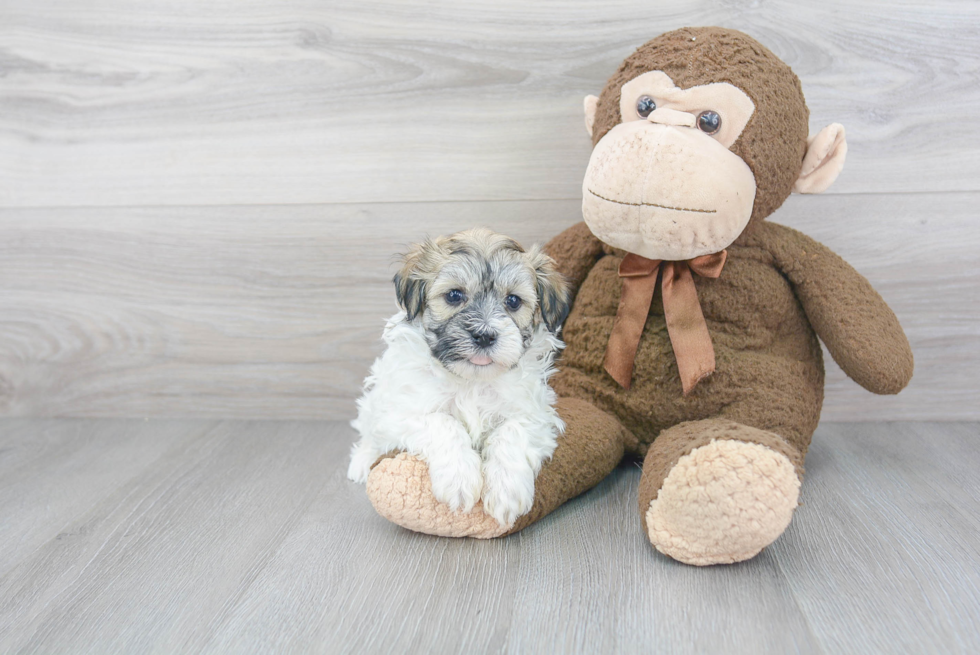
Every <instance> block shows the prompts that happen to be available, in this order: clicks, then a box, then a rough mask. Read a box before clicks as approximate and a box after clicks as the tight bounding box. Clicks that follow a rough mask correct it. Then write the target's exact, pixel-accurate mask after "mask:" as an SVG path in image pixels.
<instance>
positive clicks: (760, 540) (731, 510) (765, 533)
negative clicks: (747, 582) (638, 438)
mask: <svg viewBox="0 0 980 655" xmlns="http://www.w3.org/2000/svg"><path fill="white" fill-rule="evenodd" d="M731 425H738V424H731ZM738 427H739V428H742V429H747V430H754V428H746V427H745V426H738ZM757 432H761V431H757ZM765 434H772V433H765ZM773 436H775V435H773ZM655 443H656V442H655ZM648 457H649V455H648ZM646 468H647V467H646V466H645V467H644V469H645V470H644V474H645V476H644V477H646V473H647V470H646ZM650 468H651V469H653V468H654V467H653V466H651V467H650ZM641 484H642V483H641ZM799 491H800V478H799V476H798V474H797V471H796V469H795V467H794V466H793V463H792V462H791V461H790V459H789V458H788V457H787V456H786V455H784V454H783V453H780V452H777V451H776V450H774V449H772V448H769V447H767V446H765V445H762V444H759V443H749V442H746V441H740V440H733V439H730V438H728V439H724V438H722V439H717V440H711V441H710V442H708V443H706V444H705V445H702V446H700V447H697V448H694V449H693V450H691V451H690V452H688V453H687V454H685V455H683V456H682V457H680V459H678V460H677V463H676V464H674V465H673V466H672V467H671V468H670V469H669V472H668V473H667V475H666V477H665V478H664V479H663V483H662V485H661V486H660V488H659V490H658V491H656V492H655V496H654V498H653V499H652V500H650V501H649V503H648V505H647V506H646V508H643V507H642V506H641V511H643V512H644V519H645V521H644V523H645V528H646V532H647V536H648V537H649V539H650V542H651V543H652V544H653V545H654V547H656V549H657V550H659V551H660V552H662V553H664V554H665V555H668V556H669V557H672V558H674V559H676V560H679V561H681V562H684V563H686V564H694V565H698V566H704V565H708V564H730V563H733V562H740V561H743V560H747V559H750V558H752V557H754V556H755V555H757V554H758V553H759V551H761V550H762V549H763V548H765V547H766V546H768V545H769V544H771V543H772V542H773V541H775V540H776V538H777V537H779V535H781V534H782V533H783V531H784V530H785V529H786V527H787V526H788V525H789V522H790V519H791V518H792V517H793V511H794V510H795V509H796V506H797V504H798V498H799Z"/></svg>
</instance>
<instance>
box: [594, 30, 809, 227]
mask: <svg viewBox="0 0 980 655" xmlns="http://www.w3.org/2000/svg"><path fill="white" fill-rule="evenodd" d="M654 70H659V71H663V72H664V73H666V74H667V75H669V76H670V78H671V79H672V80H673V81H674V84H675V85H677V86H678V87H679V88H681V89H689V88H691V87H694V86H700V85H702V84H710V83H712V82H728V83H729V84H732V85H734V86H737V87H738V88H740V89H742V90H743V91H744V92H745V93H746V95H748V96H749V98H751V99H752V102H753V103H755V112H754V113H753V114H752V118H751V119H750V120H749V122H748V124H747V125H746V126H745V129H744V130H743V131H742V134H741V135H740V136H739V138H738V140H737V141H736V142H735V143H734V144H733V145H732V147H731V151H732V152H734V153H735V154H736V155H738V156H739V157H741V158H742V159H743V160H744V161H745V163H746V164H748V166H749V168H750V169H752V173H753V175H754V176H755V183H756V186H757V188H758V190H757V191H756V196H755V205H754V206H753V210H752V219H751V221H752V222H751V223H750V226H752V225H753V224H754V223H756V222H757V221H759V220H761V219H763V218H765V217H766V216H768V215H769V214H771V213H772V212H774V211H775V210H776V209H778V208H779V206H780V205H782V204H783V201H784V200H786V198H787V196H789V193H790V190H791V189H792V188H793V183H794V182H796V178H797V177H798V176H799V174H800V169H801V167H802V165H803V156H804V154H806V138H807V136H808V134H809V118H810V112H809V110H808V109H807V106H806V102H805V101H804V99H803V90H802V88H801V86H800V80H799V79H798V78H797V77H796V74H795V73H793V71H792V70H791V69H790V67H789V66H787V65H786V64H784V63H783V62H782V61H780V59H779V57H777V56H776V55H774V54H773V53H772V52H770V51H769V50H768V49H767V48H766V47H765V46H763V45H762V44H760V43H759V42H758V41H756V40H755V39H753V38H752V37H750V36H748V35H747V34H743V33H742V32H738V31H736V30H730V29H724V28H720V27H685V28H682V29H679V30H674V31H673V32H667V33H666V34H661V35H660V36H658V37H657V38H655V39H653V40H651V41H648V42H647V43H645V44H643V45H642V46H640V47H639V48H638V49H637V50H636V52H634V53H633V54H632V55H630V56H629V57H627V58H626V60H625V61H623V63H622V64H620V66H619V69H618V70H617V71H616V73H614V74H613V76H612V77H611V78H609V82H608V83H607V84H606V86H605V88H604V89H603V90H602V93H601V94H600V95H599V103H598V105H597V107H596V117H595V124H594V127H593V130H592V143H593V145H594V144H596V143H598V142H599V140H600V139H601V138H602V137H603V136H604V135H605V134H606V132H608V131H609V130H611V129H612V128H613V127H615V126H616V125H617V124H618V123H619V122H621V117H620V114H619V91H620V88H621V87H622V86H623V84H625V83H626V82H628V81H630V80H632V79H633V78H634V77H637V76H639V75H642V74H643V73H647V72H649V71H654Z"/></svg>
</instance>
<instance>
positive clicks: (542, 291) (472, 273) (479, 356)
mask: <svg viewBox="0 0 980 655" xmlns="http://www.w3.org/2000/svg"><path fill="white" fill-rule="evenodd" d="M394 281H395V288H396V291H397V295H398V302H399V304H400V305H401V306H402V308H403V309H405V311H406V313H407V314H408V319H409V320H412V321H416V320H417V321H420V323H421V326H422V328H423V329H424V332H425V338H426V341H427V342H428V344H429V348H430V349H431V351H432V355H433V357H435V358H436V359H438V360H439V361H440V362H441V363H442V364H443V366H445V367H446V368H447V369H448V370H449V371H451V372H452V373H454V374H456V375H458V376H460V377H463V378H469V379H475V378H488V377H492V376H494V375H497V374H499V373H502V372H504V371H506V370H508V369H510V368H512V367H513V366H514V365H516V364H517V362H518V360H519V359H520V358H521V356H522V355H523V354H524V352H525V351H526V349H527V347H528V345H529V343H530V341H531V336H532V335H533V333H534V330H535V328H536V327H537V326H538V325H539V324H540V323H541V322H542V321H543V322H544V323H545V324H546V325H547V327H548V329H550V330H551V331H552V332H556V331H557V330H558V328H559V327H560V325H561V322H562V321H563V320H564V318H565V314H566V313H567V312H568V288H567V286H566V284H565V282H564V280H563V279H562V278H561V276H560V275H559V274H558V273H557V271H556V270H555V266H554V261H553V260H552V259H551V258H550V257H548V256H547V255H545V254H544V253H542V252H541V251H540V250H539V249H538V248H532V249H531V250H530V251H527V252H526V251H525V250H524V249H523V248H521V246H520V245H519V244H518V243H517V242H516V241H514V240H513V239H510V238H508V237H505V236H502V235H499V234H495V233H493V232H491V231H489V230H486V229H474V230H467V231H466V232H459V233H457V234H453V235H450V236H448V237H441V238H439V239H436V240H435V241H431V240H427V241H425V242H423V243H421V244H418V245H417V246H415V247H414V248H413V249H412V251H411V252H409V254H408V255H406V257H405V263H404V266H403V267H402V269H401V270H400V271H399V272H398V274H396V275H395V280H394Z"/></svg>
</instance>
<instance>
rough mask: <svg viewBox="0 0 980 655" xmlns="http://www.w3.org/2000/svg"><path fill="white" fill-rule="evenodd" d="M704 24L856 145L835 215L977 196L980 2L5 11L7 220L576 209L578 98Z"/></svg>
mask: <svg viewBox="0 0 980 655" xmlns="http://www.w3.org/2000/svg"><path fill="white" fill-rule="evenodd" d="M704 24H709V25H711V24H714V25H724V26H727V27H733V28H736V29H741V30H744V31H746V32H749V33H750V34H752V35H754V36H756V37H757V38H758V39H760V40H761V41H762V42H763V43H764V44H766V45H767V46H769V47H770V48H771V49H772V50H774V51H775V52H776V54H777V55H779V56H780V57H782V58H783V59H785V60H786V62H787V63H789V64H790V65H791V66H792V67H793V68H794V69H795V70H796V71H797V73H798V74H799V75H800V77H801V79H802V82H803V86H804V90H805V91H806V94H807V98H808V101H809V104H810V107H811V111H812V116H811V118H812V126H811V127H812V128H813V129H819V128H820V127H822V126H823V125H826V124H828V123H830V122H833V121H837V122H841V123H843V124H845V125H846V127H847V130H848V140H849V142H850V144H851V148H850V152H849V155H848V158H849V159H848V168H847V172H846V173H845V175H844V176H843V177H842V179H841V180H840V181H839V182H838V184H837V185H836V186H835V188H834V191H835V192H836V193H858V192H862V193H866V192H881V193H883V192H899V193H906V192H909V191H929V192H934V191H978V190H980V181H978V180H980V151H978V150H977V148H976V147H974V144H975V143H977V142H978V140H980V123H978V122H977V121H975V120H971V119H970V118H969V117H971V116H972V115H973V112H974V110H975V108H976V106H977V105H978V104H980V66H978V62H980V29H978V27H977V26H978V24H980V6H978V5H977V4H976V3H968V2H955V1H953V0H942V1H938V2H929V3H896V2H891V1H890V0H832V1H830V2H821V3H799V2H793V1H791V0H775V1H772V2H765V3H759V2H749V1H744V2H743V1H737V2H723V3H722V2H710V1H707V0H673V1H671V2H667V3H662V2H661V3H649V2H642V1H641V0H629V1H623V2H616V3H572V2H566V1H554V2H549V3H546V4H543V5H538V4H535V5H530V4H528V3H526V2H517V1H515V0H507V1H505V2H494V3H484V2H475V1H472V0H471V1H464V2H454V3H430V2H422V1H421V0H417V1H414V2H402V3H389V2H381V1H378V0H370V1H367V2H365V1H363V0H345V1H343V2H330V3H323V2H319V1H317V0H287V1H285V2H275V3H273V2H268V1H260V0H244V1H243V0H223V1H220V2H208V3H200V2H197V1H196V0H166V2H163V3H145V2H140V3H134V2H130V1H128V0H102V1H100V2H98V3H94V2H76V1H74V0H40V1H39V0H31V1H30V2H28V1H26V0H12V1H11V0H8V1H7V2H4V3H3V5H2V6H0V179H2V180H3V183H2V184H0V205H3V206H18V207H37V206H68V207H74V206H106V205H225V204H292V203H336V202H376V201H388V202H393V201H439V200H488V199H489V200H513V199H563V198H564V199H567V198H577V197H579V185H580V182H581V176H582V172H583V170H584V168H585V165H586V162H587V161H588V155H589V142H588V139H587V137H586V136H585V133H584V129H583V125H582V115H581V111H582V110H581V102H582V97H583V96H584V95H586V94H587V93H596V92H597V91H598V90H599V89H600V88H601V87H602V85H603V83H604V81H605V80H606V79H607V78H608V76H609V75H610V74H611V73H612V71H613V70H615V67H616V65H617V63H618V62H619V61H620V60H621V59H622V58H623V57H624V56H625V55H626V54H628V53H629V52H630V51H632V50H633V49H634V48H635V47H636V46H638V45H639V44H641V43H643V42H644V41H646V40H648V39H650V38H652V37H653V36H656V35H657V34H659V33H661V32H663V31H666V30H669V29H673V28H677V27H681V26H684V25H704Z"/></svg>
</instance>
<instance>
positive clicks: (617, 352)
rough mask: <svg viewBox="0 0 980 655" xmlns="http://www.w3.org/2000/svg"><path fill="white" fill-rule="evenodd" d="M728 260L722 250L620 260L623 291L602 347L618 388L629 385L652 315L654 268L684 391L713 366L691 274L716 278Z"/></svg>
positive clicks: (628, 255)
mask: <svg viewBox="0 0 980 655" xmlns="http://www.w3.org/2000/svg"><path fill="white" fill-rule="evenodd" d="M727 258H728V252H727V251H725V250H722V251H721V252H716V253H713V254H710V255H702V256H700V257H695V258H693V259H688V260H686V261H664V260H662V259H647V258H646V257H641V256H640V255H634V254H633V253H628V254H627V255H626V257H624V258H623V261H622V263H621V264H620V265H619V277H621V278H623V294H622V297H621V298H620V300H619V309H617V311H616V321H615V322H614V323H613V329H612V334H611V335H610V337H609V344H608V345H607V346H606V360H605V368H606V370H607V371H608V372H609V374H610V375H611V376H612V377H613V379H614V380H616V382H618V383H619V384H620V386H622V387H623V388H625V389H629V388H630V383H631V381H632V378H633V360H634V358H635V357H636V349H637V348H638V347H639V345H640V336H641V335H642V334H643V326H644V325H645V324H646V319H647V315H648V314H649V313H650V303H651V302H652V301H653V292H654V289H655V288H656V284H657V277H658V275H657V273H658V272H660V273H661V275H660V278H661V283H660V286H661V289H663V298H664V319H665V320H666V322H667V334H668V336H669V337H670V344H671V346H672V347H673V349H674V357H675V358H676V359H677V371H678V373H679V374H680V378H681V385H682V387H683V389H684V395H685V396H686V395H687V394H689V393H690V392H691V390H692V389H694V387H695V385H697V383H698V382H700V381H701V380H703V379H704V378H706V377H707V376H708V375H710V374H711V373H712V372H713V371H714V370H715V349H714V347H713V346H712V345H711V336H710V335H709V334H708V325H707V324H706V323H705V321H704V314H703V313H702V312H701V304H700V303H699V302H698V292H697V289H696V288H695V286H694V277H693V276H692V272H693V273H697V274H698V275H700V276H701V277H710V278H717V277H718V276H719V275H721V269H722V268H723V267H724V266H725V261H726V260H727Z"/></svg>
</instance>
